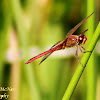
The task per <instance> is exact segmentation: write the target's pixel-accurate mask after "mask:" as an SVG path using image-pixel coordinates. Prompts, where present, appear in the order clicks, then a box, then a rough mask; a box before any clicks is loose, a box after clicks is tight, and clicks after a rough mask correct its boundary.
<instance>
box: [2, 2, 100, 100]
mask: <svg viewBox="0 0 100 100" xmlns="http://www.w3.org/2000/svg"><path fill="white" fill-rule="evenodd" d="M92 12H95V13H94V15H93V16H91V18H90V19H89V20H88V22H86V23H87V24H85V23H84V25H82V26H81V28H79V29H78V30H77V31H76V32H75V34H78V33H80V32H82V31H84V30H85V29H89V32H88V33H87V34H86V35H87V37H88V40H89V41H91V38H93V37H92V34H93V32H94V30H95V27H96V26H97V24H98V22H99V20H100V19H99V18H100V6H99V0H96V1H95V0H91V1H90V0H0V88H1V87H11V88H14V89H15V90H14V91H6V92H5V91H0V95H1V94H4V93H7V94H8V95H9V98H8V100H27V99H28V100H61V99H62V97H63V95H64V93H65V90H66V88H67V86H68V84H69V82H70V80H71V77H72V76H73V73H74V72H75V69H76V67H77V65H78V61H77V60H76V58H75V56H73V55H71V56H68V57H67V56H66V57H63V56H60V57H58V56H56V55H55V57H52V56H51V57H49V58H48V59H47V60H46V61H45V62H43V63H42V64H41V65H40V66H38V67H36V66H37V65H38V63H39V61H40V60H41V58H40V59H39V60H36V61H34V62H32V63H30V64H28V65H25V64H24V63H25V62H26V61H27V60H28V59H30V58H31V57H33V56H35V55H37V54H38V53H41V52H43V51H45V50H48V47H50V46H52V45H53V44H55V43H56V42H58V41H60V40H62V39H63V38H65V36H66V34H67V32H68V31H69V30H70V29H71V28H73V27H74V26H75V25H76V24H78V23H79V22H80V21H81V20H82V19H84V18H85V17H86V16H88V15H90V14H91V13H92ZM95 16H96V17H95ZM85 47H86V48H87V47H88V45H87V44H86V45H85ZM31 48H36V50H32V49H31ZM37 48H38V49H37ZM30 49H31V50H30ZM96 51H100V48H97V50H94V52H93V55H92V58H91V60H90V61H89V64H88V65H87V67H86V69H85V71H84V73H83V75H82V77H81V79H80V81H79V83H78V85H77V87H76V90H75V92H74V94H73V96H72V98H71V100H100V96H99V93H100V89H98V88H99V85H100V75H99V73H100V52H99V53H97V52H96ZM81 56H82V55H80V58H81Z"/></svg>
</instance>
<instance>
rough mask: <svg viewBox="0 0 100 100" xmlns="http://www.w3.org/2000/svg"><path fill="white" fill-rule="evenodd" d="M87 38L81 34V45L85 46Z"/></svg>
mask: <svg viewBox="0 0 100 100" xmlns="http://www.w3.org/2000/svg"><path fill="white" fill-rule="evenodd" d="M86 40H87V38H86V36H85V35H83V34H81V35H79V38H78V42H79V44H84V43H85V42H86Z"/></svg>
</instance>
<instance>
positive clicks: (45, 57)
mask: <svg viewBox="0 0 100 100" xmlns="http://www.w3.org/2000/svg"><path fill="white" fill-rule="evenodd" d="M65 40H66V39H63V40H61V41H59V42H57V43H56V44H54V45H53V46H52V47H51V48H50V49H53V48H54V47H56V46H58V45H59V44H62V43H63V42H64V41H65ZM50 49H49V50H50ZM53 52H54V51H52V52H50V53H48V54H46V55H44V57H43V58H42V60H41V62H40V63H39V65H40V64H41V63H42V62H43V61H44V60H46V59H47V58H48V57H49V56H50V55H51V54H52V53H53Z"/></svg>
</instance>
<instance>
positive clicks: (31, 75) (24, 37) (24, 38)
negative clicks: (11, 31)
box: [10, 0, 40, 100]
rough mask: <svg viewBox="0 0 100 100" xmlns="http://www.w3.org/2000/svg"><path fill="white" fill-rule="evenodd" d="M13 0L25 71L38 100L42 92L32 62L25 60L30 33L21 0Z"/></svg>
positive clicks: (33, 93) (33, 95)
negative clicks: (24, 18) (24, 20)
mask: <svg viewBox="0 0 100 100" xmlns="http://www.w3.org/2000/svg"><path fill="white" fill-rule="evenodd" d="M10 2H11V6H10V7H11V11H12V17H13V18H14V22H15V23H16V29H17V32H18V37H19V40H20V44H21V47H22V52H23V55H24V62H23V65H22V66H23V71H24V75H25V77H26V79H27V81H28V84H29V88H30V91H31V93H32V94H31V96H32V100H34V98H35V99H36V100H40V92H39V88H38V82H37V80H36V76H35V72H34V71H33V69H32V66H31V64H29V65H27V66H26V65H25V64H24V63H25V61H27V58H28V55H29V54H28V51H29V34H28V32H27V30H26V28H25V24H24V22H23V16H22V10H21V7H20V2H19V0H10Z"/></svg>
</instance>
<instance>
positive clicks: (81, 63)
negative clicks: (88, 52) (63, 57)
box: [76, 46, 83, 66]
mask: <svg viewBox="0 0 100 100" xmlns="http://www.w3.org/2000/svg"><path fill="white" fill-rule="evenodd" d="M76 58H77V60H78V61H79V63H80V64H81V65H82V66H83V64H82V63H81V61H80V59H79V57H78V46H76Z"/></svg>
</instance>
